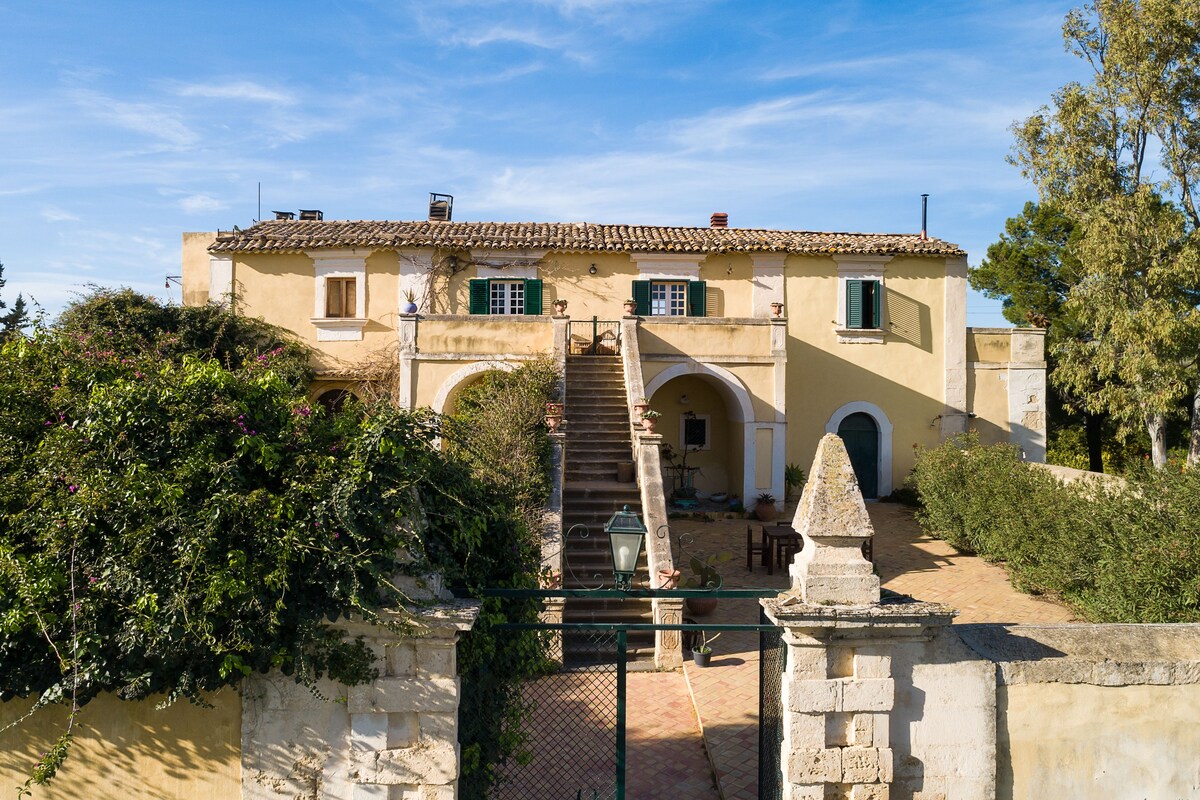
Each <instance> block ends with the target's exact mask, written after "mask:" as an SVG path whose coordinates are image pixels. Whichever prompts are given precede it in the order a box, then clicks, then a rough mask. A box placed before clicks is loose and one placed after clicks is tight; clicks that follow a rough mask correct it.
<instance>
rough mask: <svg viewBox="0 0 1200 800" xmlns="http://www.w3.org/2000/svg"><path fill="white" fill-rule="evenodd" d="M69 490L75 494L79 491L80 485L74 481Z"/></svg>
mask: <svg viewBox="0 0 1200 800" xmlns="http://www.w3.org/2000/svg"><path fill="white" fill-rule="evenodd" d="M67 491H68V492H70V493H71V494H75V493H76V492H77V491H79V487H78V486H76V485H75V484H73V483H72V484H71V485H70V486H68V487H67Z"/></svg>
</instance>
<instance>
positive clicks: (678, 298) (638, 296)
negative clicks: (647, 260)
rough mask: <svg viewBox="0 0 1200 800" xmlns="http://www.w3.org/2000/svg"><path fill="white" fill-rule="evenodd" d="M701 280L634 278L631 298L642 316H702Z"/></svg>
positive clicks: (702, 292)
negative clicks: (641, 279) (638, 279)
mask: <svg viewBox="0 0 1200 800" xmlns="http://www.w3.org/2000/svg"><path fill="white" fill-rule="evenodd" d="M706 288H707V287H706V286H705V283H704V281H634V282H633V300H634V302H635V303H637V313H638V316H641V317H685V316H686V317H703V316H704V315H705V313H706V310H707V309H706V306H707V304H706V300H705V292H706Z"/></svg>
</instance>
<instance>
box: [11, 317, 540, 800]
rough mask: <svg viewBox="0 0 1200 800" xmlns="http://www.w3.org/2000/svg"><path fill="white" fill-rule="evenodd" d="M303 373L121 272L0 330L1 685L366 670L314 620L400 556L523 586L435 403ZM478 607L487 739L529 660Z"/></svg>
mask: <svg viewBox="0 0 1200 800" xmlns="http://www.w3.org/2000/svg"><path fill="white" fill-rule="evenodd" d="M309 377H310V375H309V372H308V354H307V352H306V351H305V350H304V348H303V347H301V346H299V345H297V344H295V343H292V342H290V341H288V340H287V339H286V337H284V336H282V335H281V334H280V333H279V332H278V331H274V330H272V329H270V328H268V327H267V326H265V325H262V324H261V323H255V322H253V321H249V320H245V319H244V318H238V317H232V316H230V315H229V314H227V313H225V312H224V311H223V310H221V309H219V308H216V307H206V308H203V309H180V308H175V307H169V306H159V305H157V304H156V303H153V301H149V300H147V299H146V298H141V297H139V296H137V295H134V294H133V293H101V294H99V295H97V296H93V297H91V298H88V299H87V300H86V301H84V302H83V303H82V304H80V305H78V306H76V307H75V308H73V309H72V310H71V311H69V312H67V313H66V314H65V315H64V316H63V318H62V320H61V321H60V322H59V323H58V324H56V325H54V326H51V327H43V328H41V329H38V330H36V331H35V332H34V333H33V334H32V336H31V337H29V338H23V337H22V338H17V339H14V340H11V341H9V342H7V343H5V344H4V345H3V346H2V347H0V700H9V699H12V698H14V697H26V698H28V697H32V698H36V703H35V708H37V707H42V706H45V705H49V704H58V703H62V704H66V705H68V706H69V707H71V708H72V709H73V710H74V709H78V710H79V713H83V714H86V707H87V704H88V703H89V702H90V701H91V700H92V699H94V698H95V697H97V696H98V695H100V694H102V693H112V694H115V695H117V696H119V697H121V698H124V699H131V700H133V699H142V698H147V697H151V696H163V697H165V700H166V702H173V701H175V700H177V699H181V698H186V699H190V700H194V701H200V702H202V701H203V698H204V696H205V695H207V694H208V693H211V692H213V691H215V690H217V689H219V688H221V687H223V686H232V685H236V684H238V683H239V682H240V681H241V680H242V678H243V677H245V676H247V675H249V674H251V673H253V672H256V671H266V670H270V669H279V670H281V671H282V672H283V673H285V674H288V675H292V676H294V678H295V679H296V680H297V681H299V682H302V683H305V684H308V685H314V684H315V682H316V681H317V680H318V679H319V678H321V677H324V676H328V677H330V678H334V679H336V680H338V681H341V682H343V683H347V684H355V683H361V682H363V681H366V680H369V679H371V678H372V677H373V676H374V675H375V674H376V665H375V664H374V662H373V660H372V656H371V654H370V652H369V650H368V649H367V648H366V647H365V646H364V645H363V644H362V643H361V642H357V641H345V640H344V639H343V638H342V637H341V635H340V634H339V633H338V632H337V631H336V630H334V629H332V628H331V627H330V626H329V622H330V621H331V620H335V619H336V618H337V617H339V616H342V615H350V614H354V615H359V616H362V617H365V618H367V619H375V618H377V616H378V611H379V610H380V609H381V608H385V607H395V606H397V605H399V604H402V603H405V602H407V601H409V600H410V598H407V597H405V596H404V594H403V592H402V591H401V590H400V589H399V588H397V582H396V581H394V580H393V578H394V577H395V575H396V574H397V571H402V572H411V573H414V574H423V573H425V572H428V571H430V570H438V571H440V572H442V573H443V574H444V575H445V577H446V579H447V582H448V583H449V584H451V585H459V586H468V587H471V586H473V587H478V586H483V585H508V586H531V585H533V584H534V582H535V581H536V570H537V564H538V555H537V550H536V547H535V546H534V544H533V537H531V536H530V535H529V532H528V530H527V529H526V527H525V525H524V523H523V522H522V519H521V517H520V515H519V514H516V513H514V509H515V508H516V505H517V504H516V503H514V502H511V501H508V500H507V499H506V498H505V496H504V495H503V493H502V492H501V491H500V489H499V488H498V487H499V486H500V482H499V481H491V482H489V481H487V480H481V479H480V476H479V475H478V474H474V473H473V472H472V470H471V468H470V467H469V466H467V465H465V464H464V463H462V462H461V460H456V459H454V458H450V457H447V456H446V455H444V454H443V452H442V451H441V450H439V449H437V448H435V446H434V444H433V443H434V442H435V441H436V440H437V439H438V438H439V437H442V436H448V435H453V434H452V432H451V431H449V430H444V429H443V426H442V424H441V421H440V420H439V419H437V418H435V417H433V416H432V415H429V416H421V415H413V414H408V413H404V412H401V411H398V410H396V409H395V408H393V407H392V406H390V405H387V404H379V405H376V406H372V407H370V408H365V407H362V406H357V407H353V408H350V409H348V410H346V411H345V412H341V413H337V414H331V413H328V412H326V411H325V410H324V409H322V408H320V407H319V406H314V405H313V404H311V403H310V402H309V400H308V398H307V395H306V386H307V383H308V379H309ZM397 553H403V554H406V557H405V560H404V561H403V562H402V563H397V561H396V558H397V556H396V554H397ZM529 613H532V610H530V612H529ZM485 616H486V615H485ZM488 627H489V626H488V621H487V620H485V621H484V624H483V625H482V626H481V635H480V636H479V637H475V636H474V635H472V637H470V638H471V639H472V641H473V642H474V644H472V645H471V647H473V648H474V649H472V650H469V652H468V653H467V654H466V658H465V659H464V662H465V668H466V669H468V670H473V671H475V672H477V673H480V672H481V673H489V672H491V673H494V676H493V681H495V682H496V685H497V687H498V690H500V698H499V699H500V700H501V703H500V707H501V713H500V714H499V716H498V717H497V718H496V719H495V720H494V724H493V725H491V726H490V727H487V726H485V727H484V728H480V729H476V730H474V732H473V734H472V735H473V736H475V738H476V740H477V741H475V740H472V741H464V747H465V749H469V750H470V752H481V753H482V752H484V751H487V752H489V753H496V752H502V751H497V750H496V745H492V744H487V743H489V742H497V741H499V740H501V739H502V737H503V736H504V730H503V728H504V725H505V722H504V720H505V719H506V714H508V713H509V712H506V711H505V710H504V709H505V708H506V707H505V705H504V702H503V701H504V699H505V692H506V691H508V690H506V689H505V687H507V686H510V685H513V684H514V683H515V681H516V680H517V679H518V678H519V677H520V676H521V674H523V673H524V672H526V671H527V670H528V669H529V668H531V665H532V664H534V663H535V662H536V653H535V650H536V648H535V647H534V646H533V645H530V648H528V649H527V650H525V651H522V652H523V653H524V655H519V656H516V655H514V652H515V651H510V650H509V649H508V648H504V647H499V646H497V644H496V641H495V640H494V639H493V638H490V635H489V633H488ZM518 649H520V648H518ZM508 695H509V696H513V693H512V692H508ZM35 713H36V712H35ZM514 713H515V712H514ZM74 716H75V714H74V711H73V713H72V714H71V717H70V719H71V720H72V722H73V720H74ZM68 724H72V723H68ZM69 743H70V732H69V730H68V731H66V732H64V736H63V737H62V738H61V739H60V740H59V742H58V743H57V744H56V745H55V747H54V748H52V750H51V751H50V752H49V753H47V754H46V755H44V756H43V757H42V759H41V760H40V761H39V763H38V764H37V765H35V766H34V768H33V771H32V781H33V782H35V783H36V782H42V781H44V780H47V779H49V778H51V777H53V774H54V772H55V771H56V770H57V769H58V768H59V766H61V764H62V763H63V760H64V759H65V758H66V754H67V751H68V747H69ZM485 745H486V746H485ZM478 769H481V770H482V769H483V767H482V766H479V767H478ZM483 772H484V773H485V775H486V770H483Z"/></svg>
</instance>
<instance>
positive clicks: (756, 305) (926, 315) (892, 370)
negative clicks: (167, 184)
mask: <svg viewBox="0 0 1200 800" xmlns="http://www.w3.org/2000/svg"><path fill="white" fill-rule="evenodd" d="M433 211H434V207H433V206H431V212H433ZM277 216H278V217H279V218H278V219H275V220H268V221H264V222H260V223H258V224H256V225H254V226H253V227H251V228H249V229H247V230H242V231H237V230H235V231H233V232H231V233H226V232H219V233H186V234H184V236H183V290H184V302H185V303H187V304H198V303H204V302H208V301H217V302H233V303H234V304H235V306H236V309H237V311H238V312H239V313H244V314H248V315H251V316H256V317H261V318H262V319H264V320H266V321H267V322H270V323H273V324H275V325H278V326H281V327H283V328H286V329H288V330H291V331H292V332H294V333H295V334H296V335H297V336H299V337H300V338H301V339H303V340H304V341H306V342H307V343H308V344H310V345H311V346H312V347H313V348H314V351H315V353H316V364H315V366H316V369H317V373H318V376H319V381H318V383H317V385H316V386H314V396H321V395H325V394H326V393H327V392H331V391H347V390H349V391H353V386H354V380H355V376H356V375H357V374H359V373H358V372H356V370H358V369H360V367H361V364H362V363H364V361H366V360H368V359H370V358H371V357H372V355H374V356H375V357H378V355H379V354H380V353H381V352H388V353H394V358H395V359H396V363H397V370H396V373H395V374H397V375H398V376H399V377H398V381H399V385H398V387H396V392H395V395H396V397H397V398H398V399H399V402H400V403H401V404H402V405H403V406H406V407H411V408H416V407H422V406H428V407H431V408H433V409H434V410H435V411H450V410H452V409H453V405H454V398H455V396H456V393H457V392H458V391H459V390H460V389H461V388H462V387H463V386H465V385H467V384H468V383H470V382H471V381H473V380H477V379H478V377H479V376H480V375H481V374H482V373H483V372H485V371H486V370H489V369H504V368H510V367H511V366H512V365H515V364H517V363H519V362H521V361H522V360H524V359H529V358H532V357H535V356H536V355H538V354H541V353H556V352H557V353H560V354H562V353H581V352H590V351H596V350H599V351H600V352H601V353H605V352H607V353H610V354H617V355H620V356H621V357H623V358H629V357H630V354H636V355H635V356H634V357H635V358H636V360H637V362H638V364H637V367H638V371H639V372H640V378H641V380H640V381H639V383H640V384H641V387H642V391H644V396H645V398H647V399H648V401H649V403H650V405H651V407H652V408H654V409H655V410H657V411H659V412H661V414H662V418H661V420H660V421H659V423H660V424H659V426H658V432H659V433H661V434H662V435H663V438H664V441H665V442H666V443H667V444H670V445H672V446H673V447H674V449H675V450H676V451H683V450H684V449H688V450H691V451H692V453H691V454H690V459H689V464H690V465H691V466H695V467H699V468H700V471H699V473H698V474H697V477H696V483H695V487H696V489H698V490H699V491H700V492H701V493H703V494H719V493H727V494H729V495H731V496H741V497H742V498H745V499H746V500H748V501H749V500H750V499H751V498H753V497H755V496H757V495H759V494H761V493H763V492H770V493H771V494H772V495H774V497H776V498H778V499H779V500H780V501H782V499H783V497H784V469H785V466H786V465H787V464H789V463H795V464H800V465H807V464H808V463H809V462H810V460H811V459H812V456H813V453H814V452H815V449H816V446H817V442H818V440H819V439H820V438H821V436H822V435H824V434H825V433H827V432H837V433H841V434H842V435H843V438H845V439H846V440H847V442H848V443H849V446H850V449H851V455H852V458H853V460H854V462H855V468H856V471H857V472H858V474H859V480H860V483H861V485H862V488H863V490H864V494H865V495H866V496H867V497H879V496H884V495H887V494H888V493H889V492H891V491H892V490H893V488H895V487H896V486H898V485H899V484H900V483H901V482H902V481H903V479H904V477H905V475H906V474H907V473H908V471H909V470H910V469H911V467H912V464H913V458H914V448H915V447H919V446H931V445H935V444H937V443H938V442H939V441H940V439H941V438H943V437H944V436H946V435H948V434H952V433H956V432H961V431H966V430H969V429H974V430H977V431H979V433H980V434H981V436H982V438H983V439H984V440H985V441H989V442H990V441H1012V442H1015V443H1017V444H1019V445H1020V446H1021V447H1022V448H1023V450H1024V452H1025V455H1026V457H1027V458H1029V459H1031V460H1038V461H1040V460H1043V459H1044V454H1045V363H1044V361H1043V337H1042V331H1039V330H1025V329H979V328H975V329H971V328H968V327H967V325H966V276H967V262H966V254H965V253H964V252H963V251H962V250H961V249H959V247H958V246H956V245H954V244H951V243H948V242H945V241H941V240H939V239H934V238H926V237H924V236H921V235H917V234H863V233H815V232H809V231H781V230H757V229H749V228H733V227H728V226H727V219H726V217H725V215H723V214H714V215H713V217H712V219H711V221H710V225H709V226H708V227H695V228H683V227H660V226H649V225H646V226H639V225H602V224H590V223H506V222H455V221H449V220H447V219H438V218H436V217H437V216H442V215H441V214H439V213H431V217H435V218H431V219H430V220H426V221H413V222H388V221H340V220H325V219H323V218H322V215H321V214H320V213H319V212H308V213H305V214H302V215H301V219H294V218H293V217H294V215H292V214H288V213H281V214H277ZM561 301H567V305H566V307H565V309H564V308H563V306H562V304H561ZM626 301H630V302H631V303H632V304H631V305H628V306H626ZM564 310H565V313H563V312H564ZM623 320H624V321H625V322H626V323H627V326H622V324H621V321H623ZM623 330H624V331H631V332H633V333H634V337H635V339H636V341H635V342H626V343H625V344H624V345H621V346H620V347H618V344H619V340H620V337H621V336H622V331H623ZM564 361H565V359H564ZM627 377H628V374H627ZM627 382H628V381H627ZM637 399H639V398H634V397H632V395H631V396H630V398H629V400H630V403H633V402H636V400H637ZM566 415H567V417H568V419H569V418H570V416H571V409H570V408H568V409H567V412H566ZM635 424H636V420H635ZM569 430H570V428H568V431H569Z"/></svg>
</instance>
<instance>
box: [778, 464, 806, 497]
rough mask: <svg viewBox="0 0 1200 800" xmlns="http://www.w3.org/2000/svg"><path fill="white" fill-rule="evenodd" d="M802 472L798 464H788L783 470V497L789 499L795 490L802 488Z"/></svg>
mask: <svg viewBox="0 0 1200 800" xmlns="http://www.w3.org/2000/svg"><path fill="white" fill-rule="evenodd" d="M804 480H805V479H804V470H803V469H801V468H800V465H799V464H788V465H787V466H786V467H784V470H783V485H784V497H791V496H792V493H793V492H794V491H795V490H796V489H803V488H804Z"/></svg>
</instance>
